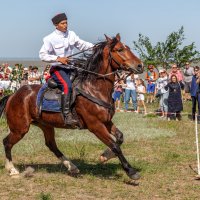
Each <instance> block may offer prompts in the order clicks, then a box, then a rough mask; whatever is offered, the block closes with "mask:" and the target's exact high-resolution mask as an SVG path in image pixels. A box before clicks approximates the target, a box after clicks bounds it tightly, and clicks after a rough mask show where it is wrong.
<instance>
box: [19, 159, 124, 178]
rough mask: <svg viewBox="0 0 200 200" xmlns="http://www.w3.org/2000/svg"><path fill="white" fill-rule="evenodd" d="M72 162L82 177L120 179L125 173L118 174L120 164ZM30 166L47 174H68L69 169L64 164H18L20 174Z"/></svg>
mask: <svg viewBox="0 0 200 200" xmlns="http://www.w3.org/2000/svg"><path fill="white" fill-rule="evenodd" d="M72 162H73V163H74V164H75V165H76V166H77V167H78V169H79V170H80V176H77V177H81V175H92V176H96V177H101V178H107V179H118V178H120V177H122V176H123V173H121V174H120V173H118V171H119V170H120V169H122V167H121V165H120V164H114V163H105V164H101V163H87V162H85V161H84V160H78V159H76V160H72ZM28 166H30V167H32V168H33V169H34V170H35V172H40V171H46V172H47V173H62V174H66V173H67V169H66V167H65V166H64V165H63V164H18V165H16V167H17V168H18V169H19V171H20V172H23V171H25V170H26V168H27V167H28Z"/></svg>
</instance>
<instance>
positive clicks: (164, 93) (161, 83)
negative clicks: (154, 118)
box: [156, 69, 169, 117]
mask: <svg viewBox="0 0 200 200" xmlns="http://www.w3.org/2000/svg"><path fill="white" fill-rule="evenodd" d="M167 84H168V75H167V72H166V70H165V69H160V70H159V78H158V80H157V81H156V93H157V94H159V98H160V110H161V112H162V116H161V117H167V112H168V96H169V92H168V90H166V89H165V86H166V85H167Z"/></svg>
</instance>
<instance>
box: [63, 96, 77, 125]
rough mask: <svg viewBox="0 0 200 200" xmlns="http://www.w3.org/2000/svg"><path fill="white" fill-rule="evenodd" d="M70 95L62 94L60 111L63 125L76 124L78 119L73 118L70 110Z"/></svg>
mask: <svg viewBox="0 0 200 200" xmlns="http://www.w3.org/2000/svg"><path fill="white" fill-rule="evenodd" d="M70 97H71V94H68V95H66V94H62V100H61V102H62V113H63V116H64V121H65V125H77V124H78V121H77V120H76V119H74V118H73V115H72V113H71V111H70Z"/></svg>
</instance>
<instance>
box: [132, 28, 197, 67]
mask: <svg viewBox="0 0 200 200" xmlns="http://www.w3.org/2000/svg"><path fill="white" fill-rule="evenodd" d="M184 40H185V37H184V28H183V26H182V27H181V28H180V30H178V31H177V32H172V33H171V34H169V35H168V37H167V39H166V41H165V42H157V44H156V45H155V46H153V45H152V43H151V41H150V39H149V37H147V36H143V35H142V34H141V33H140V34H139V39H138V41H134V42H133V43H134V49H135V50H136V51H137V52H138V53H139V55H140V57H141V59H142V60H143V62H144V64H145V65H149V64H153V65H155V66H162V67H164V68H169V65H170V63H176V64H177V65H178V66H179V67H182V66H183V65H184V64H185V62H187V61H189V62H193V61H196V60H200V53H199V52H198V51H197V50H196V47H195V43H194V42H193V43H192V44H190V45H187V46H183V41H184ZM182 46H183V47H182ZM181 47H182V48H181Z"/></svg>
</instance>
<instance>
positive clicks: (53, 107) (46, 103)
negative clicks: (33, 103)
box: [37, 83, 61, 112]
mask: <svg viewBox="0 0 200 200" xmlns="http://www.w3.org/2000/svg"><path fill="white" fill-rule="evenodd" d="M46 88H47V84H46V83H45V84H44V85H43V86H42V87H41V88H40V90H39V92H38V95H37V106H38V108H39V106H40V98H41V95H42V94H43V92H44V90H46ZM42 110H43V111H50V112H61V105H60V103H59V101H57V100H47V99H45V98H43V100H42Z"/></svg>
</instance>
